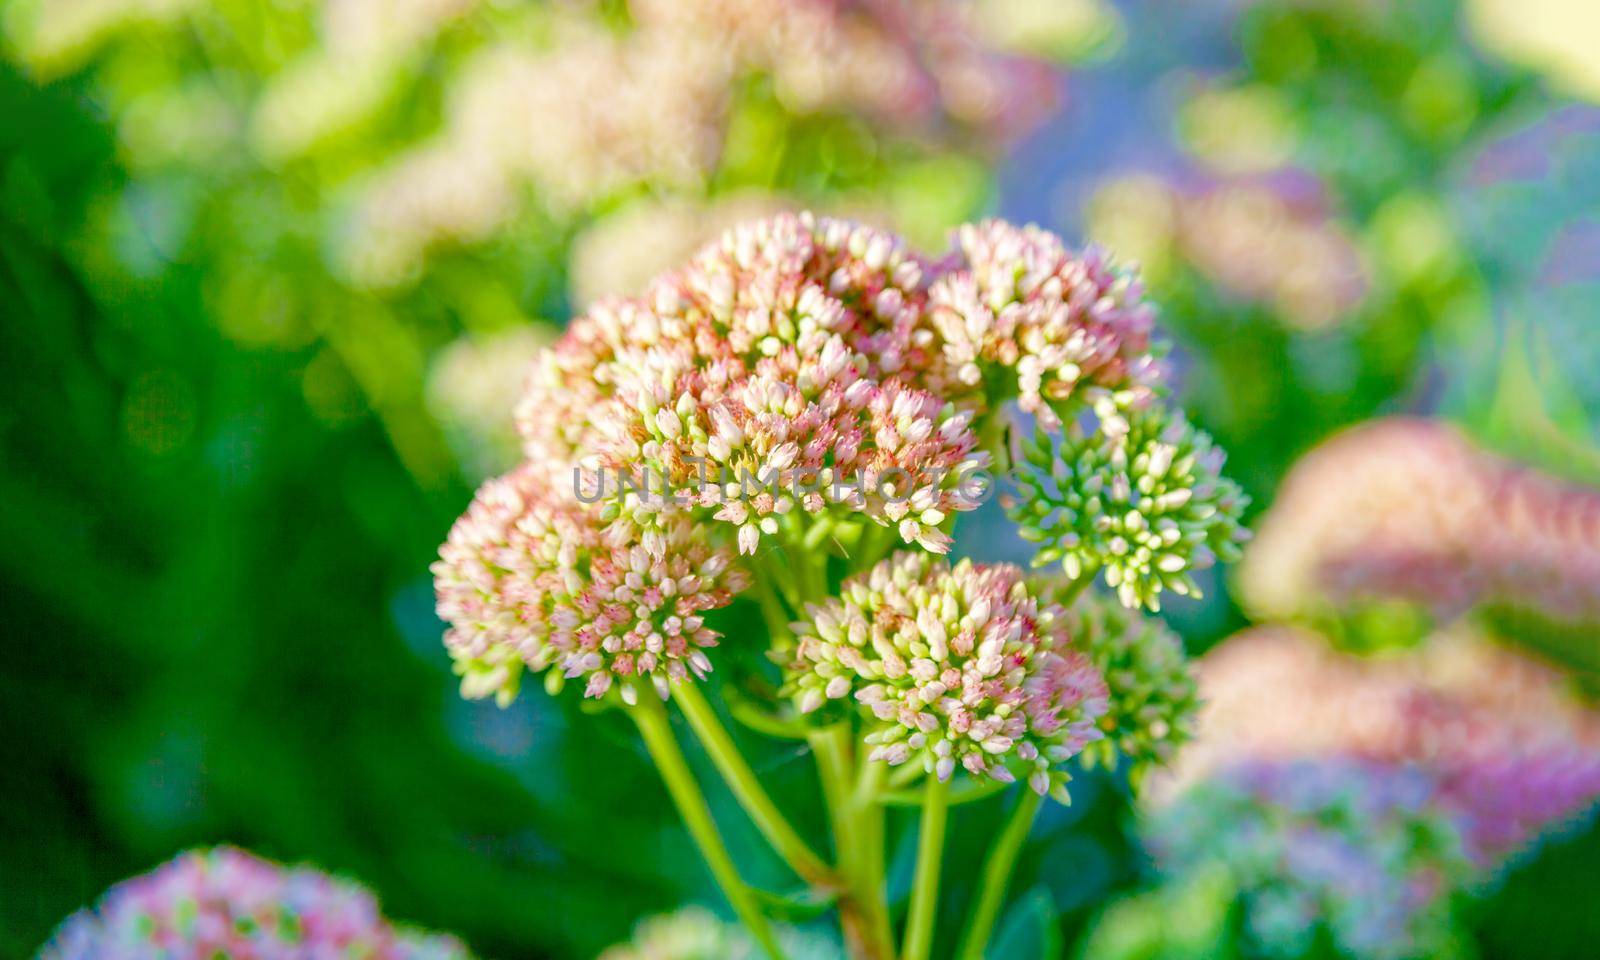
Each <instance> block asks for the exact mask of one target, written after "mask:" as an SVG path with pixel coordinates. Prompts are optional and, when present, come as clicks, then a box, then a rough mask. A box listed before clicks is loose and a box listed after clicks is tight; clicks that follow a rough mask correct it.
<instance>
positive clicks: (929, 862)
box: [902, 776, 950, 960]
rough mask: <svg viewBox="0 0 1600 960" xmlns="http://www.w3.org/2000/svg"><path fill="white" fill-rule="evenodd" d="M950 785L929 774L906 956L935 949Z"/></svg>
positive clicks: (915, 958)
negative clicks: (935, 924)
mask: <svg viewBox="0 0 1600 960" xmlns="http://www.w3.org/2000/svg"><path fill="white" fill-rule="evenodd" d="M949 791H950V785H949V784H948V783H945V782H944V781H942V780H940V779H939V778H938V777H934V776H930V777H928V784H927V786H926V787H925V788H924V799H923V804H922V825H921V828H920V831H919V833H918V836H917V873H916V878H915V879H914V880H913V881H912V884H911V910H910V913H909V914H908V915H907V916H906V935H905V952H904V953H903V954H902V957H903V958H904V960H928V955H929V954H930V953H932V951H933V929H934V921H935V920H936V919H937V918H938V916H939V867H940V866H941V861H943V859H944V827H945V821H946V819H947V818H948V816H949V813H950V809H949V804H948V802H947V801H948V799H949Z"/></svg>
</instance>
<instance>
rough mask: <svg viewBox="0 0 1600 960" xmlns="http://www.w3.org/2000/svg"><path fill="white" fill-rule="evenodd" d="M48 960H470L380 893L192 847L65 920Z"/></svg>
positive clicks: (223, 850) (225, 850)
mask: <svg viewBox="0 0 1600 960" xmlns="http://www.w3.org/2000/svg"><path fill="white" fill-rule="evenodd" d="M40 957H41V960H213V958H215V957H228V958H230V960H468V958H469V957H470V954H469V953H468V952H467V950H466V948H465V947H463V946H462V945H461V944H460V943H458V942H457V941H456V940H454V939H453V938H450V937H445V936H438V935H430V934H421V933H416V932H413V931H407V930H404V929H400V928H396V927H394V926H392V925H390V923H389V922H388V921H386V920H385V919H384V918H383V916H382V914H380V913H379V912H378V904H377V901H376V900H374V899H373V897H372V895H371V894H370V893H368V892H367V891H365V890H363V889H362V888H360V887H358V886H356V885H355V884H353V883H349V882H346V881H343V880H338V879H335V878H333V877H330V876H328V875H326V874H324V873H321V872H319V871H317V870H313V869H311V868H309V867H283V866H280V865H278V864H275V863H272V862H270V861H267V860H263V859H261V858H259V857H256V856H254V855H252V854H249V853H246V852H244V851H242V850H237V849H234V848H232V847H217V848H214V849H210V850H193V851H190V852H188V853H185V854H182V855H181V856H179V857H178V858H177V859H175V860H172V861H171V862H169V863H167V864H164V865H163V866H161V867H158V868H156V869H155V870H153V871H151V872H150V873H147V874H144V875H142V876H138V877H134V878H133V879H131V880H125V881H123V882H122V883H119V884H117V885H116V886H114V887H112V888H111V890H110V891H108V892H107V893H106V894H105V896H104V897H103V898H102V899H101V900H100V903H99V904H98V905H96V906H95V907H94V909H92V910H85V911H83V912H81V913H78V914H76V915H74V916H72V917H70V918H68V919H67V921H66V922H65V923H63V924H62V925H61V928H60V929H59V930H57V931H56V934H55V936H54V937H53V938H52V939H51V941H50V943H48V944H46V945H45V947H44V949H43V951H42V952H41V953H40Z"/></svg>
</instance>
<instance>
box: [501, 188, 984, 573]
mask: <svg viewBox="0 0 1600 960" xmlns="http://www.w3.org/2000/svg"><path fill="white" fill-rule="evenodd" d="M925 270H926V267H925V265H924V263H923V262H922V260H921V259H920V258H918V257H916V256H915V255H914V254H912V253H910V252H909V251H907V250H906V249H905V248H904V244H903V243H902V242H901V241H900V240H899V238H897V237H895V236H893V235H892V234H888V233H884V232H881V231H877V230H873V229H871V228H868V227H862V226H857V225H854V224H851V223H848V222H846V221H840V220H832V219H828V218H820V217H813V216H811V215H810V214H800V215H794V214H783V215H779V216H777V217H773V218H771V219H768V220H763V221H758V222H756V223H754V224H749V225H746V226H742V227H739V228H737V229H734V230H731V231H729V232H728V233H726V234H725V235H724V236H723V237H722V239H721V240H720V241H719V242H717V243H714V244H712V245H710V246H708V247H706V248H705V249H704V250H702V251H701V253H700V254H699V255H698V256H696V257H695V258H694V259H693V260H692V261H691V262H690V264H689V266H688V267H687V268H686V269H684V270H682V271H679V272H676V273H670V274H666V275H664V276H662V277H660V278H658V279H657V280H656V282H655V283H653V284H652V285H651V286H650V288H649V289H648V290H646V291H645V293H644V295H643V296H642V297H640V298H638V299H633V300H621V301H607V302H602V303H600V304H597V305H596V306H595V307H594V308H593V309H591V310H590V311H589V313H588V314H586V315H585V316H583V317H581V318H579V319H577V320H575V321H574V322H573V324H572V326H571V328H569V331H568V333H567V334H566V336H565V337H563V339H562V341H561V342H560V343H558V344H557V346H556V349H555V350H554V351H553V352H552V353H551V354H550V355H549V357H548V358H547V360H546V362H544V363H543V364H542V365H541V367H540V368H539V369H538V370H537V371H536V373H535V375H534V377H533V378H532V380H531V382H530V385H529V391H528V393H527V395H526V396H525V398H524V402H523V404H522V405H521V407H520V410H519V423H520V428H521V430H522V434H523V437H524V439H525V445H526V449H527V453H528V456H529V458H530V459H533V460H540V461H543V462H549V463H559V464H571V465H577V464H578V463H579V462H580V461H583V462H584V463H586V464H592V465H594V466H595V467H597V468H598V469H599V470H600V471H609V472H611V473H613V474H617V475H624V476H633V477H635V478H637V480H638V481H639V483H638V484H637V486H639V487H643V486H645V481H646V480H647V479H648V478H652V477H653V478H655V479H656V489H654V490H645V489H634V490H629V491H627V492H626V494H625V495H624V496H620V497H619V496H613V497H611V498H610V501H609V502H608V507H610V508H611V510H612V511H613V512H614V513H615V514H617V517H616V519H620V520H621V521H623V522H625V523H627V524H630V525H632V526H634V527H636V528H638V529H639V530H640V531H641V537H642V539H643V540H644V541H645V542H646V543H647V544H650V545H652V552H655V551H654V545H655V544H656V543H658V542H659V541H658V540H657V538H656V534H655V532H654V531H655V530H656V528H657V527H658V526H659V525H660V524H661V523H662V522H665V520H666V518H668V517H670V516H672V515H673V514H675V513H680V512H681V510H680V508H681V507H682V506H684V504H683V503H680V502H679V501H680V500H682V499H685V498H686V499H687V501H688V503H687V505H688V506H690V507H695V508H702V509H704V510H705V511H707V512H710V513H711V515H712V516H714V517H715V518H716V519H718V520H722V521H725V522H728V523H730V524H733V525H734V527H735V528H736V529H737V534H738V540H739V546H740V549H741V550H742V551H744V552H747V553H749V552H754V550H755V547H756V545H757V544H758V543H759V541H760V539H761V537H762V536H763V535H769V534H773V533H776V532H777V531H778V530H779V525H780V522H781V521H782V520H783V519H784V518H785V517H786V515H789V514H791V513H798V514H806V515H815V514H821V513H824V512H828V511H830V510H832V511H834V512H841V511H843V510H849V511H850V512H859V513H861V514H864V515H865V516H867V517H868V518H870V519H871V520H873V521H875V522H877V523H880V524H885V525H890V524H892V525H894V526H895V527H896V528H897V529H898V531H899V533H900V536H901V537H902V538H903V539H904V540H905V541H906V542H908V543H913V542H915V543H921V544H922V545H924V546H925V547H927V548H928V549H932V550H937V551H943V550H944V549H947V546H948V542H949V537H948V535H947V534H946V533H945V532H944V531H943V530H942V529H941V525H943V524H944V523H945V520H946V518H947V517H948V516H949V515H951V514H952V513H954V512H956V511H960V510H968V509H972V508H973V507H974V506H976V505H977V502H978V495H979V494H978V493H975V492H973V491H972V490H971V489H970V486H969V485H968V484H967V483H966V482H965V481H966V480H967V479H968V478H969V477H970V474H971V472H972V471H974V470H977V469H980V468H982V467H984V466H986V465H987V464H988V454H987V453H986V452H984V451H980V450H978V448H977V447H978V443H977V438H976V437H975V435H974V434H973V432H972V430H971V425H970V420H971V417H970V414H969V413H965V412H961V411H958V410H957V409H955V407H954V406H953V405H952V404H950V403H947V402H945V401H944V400H942V399H940V398H939V397H938V396H936V395H935V394H933V393H930V392H928V391H926V390H923V389H920V388H919V387H917V386H915V385H914V384H915V382H916V375H917V372H918V371H919V370H921V369H924V368H925V367H926V365H927V363H928V359H927V357H928V354H929V352H930V351H929V349H928V348H927V347H926V346H924V345H923V344H921V343H920V342H919V341H918V339H917V338H916V337H914V336H913V333H914V328H915V324H916V321H917V319H918V317H919V316H920V312H921V304H922V300H923V292H922V287H923V284H924V272H925ZM752 488H765V489H759V490H757V489H752ZM619 492H621V491H619ZM608 519H611V518H610V517H608Z"/></svg>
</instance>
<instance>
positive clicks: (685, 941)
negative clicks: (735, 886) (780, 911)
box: [599, 906, 839, 960]
mask: <svg viewBox="0 0 1600 960" xmlns="http://www.w3.org/2000/svg"><path fill="white" fill-rule="evenodd" d="M773 933H774V934H775V935H776V936H777V938H778V944H779V946H780V947H781V948H782V949H783V955H784V956H786V957H789V958H791V960H833V958H836V957H838V956H839V947H838V945H837V944H836V943H834V942H833V941H831V940H828V939H827V938H826V937H822V936H819V935H817V934H815V933H809V932H805V931H802V930H800V929H797V928H795V927H790V926H779V927H777V928H776V929H775V930H774V931H773ZM762 956H765V953H764V951H763V950H762V949H761V947H760V946H758V945H757V944H756V942H755V941H754V940H752V939H750V935H749V934H748V933H747V932H745V930H744V928H742V927H740V926H739V925H737V924H732V923H728V922H726V921H724V920H722V919H721V918H719V917H718V916H717V915H716V914H714V913H712V912H711V911H710V910H707V909H705V908H704V907H699V906H689V907H683V908H681V909H678V910H675V911H673V912H672V913H666V914H659V915H657V916H653V917H646V918H644V919H643V920H640V921H639V922H638V923H637V924H635V925H634V929H633V938H632V939H631V940H629V941H627V942H626V943H619V944H616V945H614V946H611V947H608V948H606V950H605V952H603V953H601V954H600V957H599V960H756V958H758V957H762Z"/></svg>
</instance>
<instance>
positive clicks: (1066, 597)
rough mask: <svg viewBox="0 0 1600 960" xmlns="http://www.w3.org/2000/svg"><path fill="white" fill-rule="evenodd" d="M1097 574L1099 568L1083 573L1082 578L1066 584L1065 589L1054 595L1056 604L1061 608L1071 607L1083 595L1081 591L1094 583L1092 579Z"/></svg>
mask: <svg viewBox="0 0 1600 960" xmlns="http://www.w3.org/2000/svg"><path fill="white" fill-rule="evenodd" d="M1099 572H1100V570H1099V568H1096V569H1093V570H1085V571H1083V574H1082V576H1080V577H1078V579H1076V580H1074V581H1072V582H1071V583H1069V584H1067V586H1066V589H1064V590H1062V591H1061V592H1060V593H1058V594H1056V597H1055V601H1056V603H1059V604H1060V605H1061V606H1063V607H1070V606H1072V605H1073V603H1075V602H1076V601H1077V599H1078V597H1080V596H1082V595H1083V591H1084V590H1085V589H1087V588H1088V586H1089V585H1090V584H1092V583H1094V578H1095V576H1096V575H1098V574H1099Z"/></svg>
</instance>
